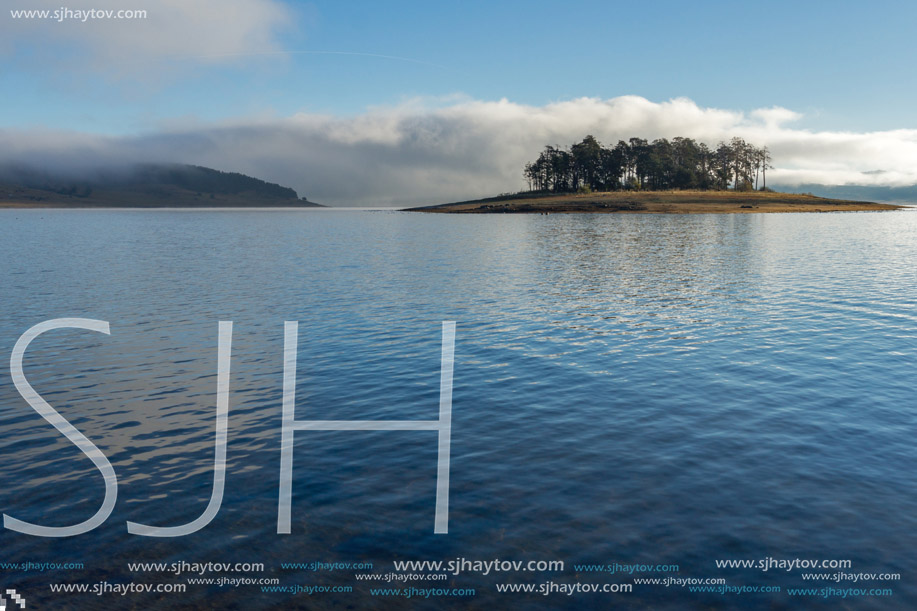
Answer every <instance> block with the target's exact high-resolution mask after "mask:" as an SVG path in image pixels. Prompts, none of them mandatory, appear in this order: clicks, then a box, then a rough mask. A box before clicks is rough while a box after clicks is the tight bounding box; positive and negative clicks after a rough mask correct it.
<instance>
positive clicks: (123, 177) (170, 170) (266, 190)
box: [0, 164, 320, 208]
mask: <svg viewBox="0 0 917 611" xmlns="http://www.w3.org/2000/svg"><path fill="white" fill-rule="evenodd" d="M0 206H4V207H11V206H16V207H74V208H76V207H80V208H82V207H141V208H162V207H181V208H185V207H208V208H212V207H224V206H230V207H236V206H241V207H273V206H278V207H288V206H298V207H303V206H304V207H313V206H320V204H316V203H314V202H310V201H308V200H307V199H306V198H304V197H303V198H300V197H299V195H298V194H297V193H296V191H294V190H293V189H291V188H289V187H284V186H281V185H278V184H275V183H270V182H266V181H264V180H261V179H259V178H254V177H251V176H247V175H245V174H240V173H238V172H222V171H220V170H214V169H212V168H206V167H202V166H195V165H183V164H139V165H135V166H130V167H125V168H102V169H98V170H93V171H90V172H80V173H77V172H73V171H71V172H59V171H53V170H44V169H39V168H35V167H30V166H25V165H16V164H10V165H6V166H3V167H0Z"/></svg>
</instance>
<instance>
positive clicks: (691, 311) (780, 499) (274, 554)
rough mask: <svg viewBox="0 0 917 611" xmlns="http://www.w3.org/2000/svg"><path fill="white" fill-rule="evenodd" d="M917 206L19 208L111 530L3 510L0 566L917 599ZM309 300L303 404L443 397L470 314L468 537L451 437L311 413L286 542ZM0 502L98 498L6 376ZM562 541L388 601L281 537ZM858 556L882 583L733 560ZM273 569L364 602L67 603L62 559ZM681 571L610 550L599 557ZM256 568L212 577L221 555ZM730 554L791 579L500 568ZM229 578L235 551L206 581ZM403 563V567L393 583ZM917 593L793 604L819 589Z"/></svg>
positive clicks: (435, 548)
mask: <svg viewBox="0 0 917 611" xmlns="http://www.w3.org/2000/svg"><path fill="white" fill-rule="evenodd" d="M915 260H917V212H915V211H913V210H907V211H901V212H888V213H843V214H771V215H689V216H682V215H671V216H668V215H567V216H565V215H550V216H532V215H482V216H474V215H469V216H451V215H423V214H417V213H404V212H383V211H327V210H325V211H322V210H307V211H303V210H299V211H252V212H245V211H162V210H159V211H136V210H121V211H110V210H109V211H105V210H84V211H68V210H26V211H17V210H4V211H0V262H2V267H0V291H2V308H0V360H2V361H3V362H7V360H8V358H9V355H10V353H11V351H12V347H13V344H14V343H15V342H16V340H17V338H18V337H19V336H20V335H21V334H22V333H23V332H25V331H26V330H27V329H28V328H29V327H30V326H32V325H33V324H36V323H39V322H41V321H44V320H48V319H52V318H59V317H83V318H92V319H99V320H105V321H108V322H109V323H110V325H111V335H110V336H104V335H99V334H95V333H92V332H89V331H79V330H59V331H54V332H50V333H48V334H47V335H44V336H42V337H40V338H39V339H37V340H35V342H34V343H33V344H32V346H31V347H30V348H29V351H28V353H27V355H26V359H25V372H26V375H27V376H28V379H29V381H30V383H31V384H32V385H33V386H34V387H35V389H36V390H37V391H38V392H39V393H40V394H41V395H42V396H43V397H44V398H45V399H46V400H47V401H48V402H49V403H50V404H51V405H53V406H55V408H56V409H58V410H59V411H60V412H61V414H63V415H64V416H65V417H66V418H67V419H68V420H70V421H71V422H72V423H73V424H74V425H75V426H76V427H77V428H78V429H79V430H81V431H82V432H83V433H85V434H86V436H87V437H88V438H89V439H91V440H92V441H93V442H94V443H95V444H96V445H97V446H98V447H99V448H100V449H101V450H102V451H103V452H104V454H105V455H106V456H107V457H108V459H109V460H110V461H111V463H112V465H113V466H114V469H115V471H116V473H117V476H118V484H119V489H118V502H117V505H116V508H115V511H114V512H113V513H112V515H111V517H109V519H108V520H107V521H106V522H105V523H104V524H103V525H102V526H100V527H99V528H97V529H96V530H94V531H92V532H90V533H88V534H85V535H81V536H78V537H74V538H68V539H46V538H40V537H32V536H27V535H23V534H19V533H15V532H12V531H9V530H2V531H0V549H2V558H0V562H25V561H31V562H57V563H60V562H82V563H83V564H84V567H83V568H82V569H78V570H62V569H61V570H49V571H44V572H41V571H17V570H0V585H2V586H3V587H4V588H16V589H17V591H19V592H21V593H24V594H25V596H26V598H27V599H29V601H30V605H35V607H34V608H74V609H95V608H105V609H112V608H118V609H120V608H143V609H148V608H163V609H167V608H202V609H203V608H238V609H249V608H278V609H279V608H291V607H297V606H298V607H302V608H332V607H335V606H341V605H343V606H348V605H349V606H351V607H352V608H379V609H387V608H399V607H411V608H439V607H443V606H446V607H450V608H473V609H491V608H509V607H513V608H569V609H574V608H609V606H610V605H616V608H635V609H643V608H646V609H682V608H713V609H718V608H723V609H729V608H739V607H742V608H762V609H765V608H767V609H770V608H826V609H827V608H831V609H836V608H850V609H872V608H876V609H888V608H902V609H906V608H914V607H915V606H917V584H915V571H917V554H915V549H917V487H915V482H914V474H915V470H917V436H915V430H917V408H915V388H917V384H915V379H917V378H915V374H917V358H915V357H917V305H915V303H917V272H915V269H917V268H915V266H914V261H915ZM220 320H231V321H233V323H234V334H233V346H232V372H231V391H230V392H231V394H230V416H229V444H228V463H227V478H226V492H225V496H224V500H223V503H222V508H221V510H220V512H219V514H218V515H217V517H216V518H215V519H214V520H213V522H212V523H211V524H210V525H209V526H207V527H206V528H204V529H203V530H201V531H200V532H198V533H196V534H193V535H188V536H185V537H180V538H173V539H151V538H145V537H139V536H133V535H129V534H127V532H126V529H125V522H126V521H127V520H130V521H134V522H140V523H145V524H151V525H161V526H171V525H179V524H183V523H185V522H188V521H191V520H193V519H195V518H196V517H197V516H198V515H200V514H201V512H202V511H203V510H204V507H205V506H206V504H207V501H208V499H209V497H210V490H211V485H212V477H213V475H212V469H213V444H214V437H213V435H214V433H213V431H214V414H215V393H216V361H217V358H216V357H217V352H216V347H217V322H218V321H220ZM286 320H296V321H299V338H300V339H299V351H298V366H297V376H298V383H297V406H296V415H297V418H300V419H305V418H312V419H323V420H354V419H366V420H369V419H383V420H402V419H422V420H423V419H427V420H433V419H436V418H437V415H438V402H439V391H440V389H439V367H440V325H441V322H442V321H444V320H455V321H457V334H456V343H455V370H454V380H455V381H454V393H453V432H452V462H451V470H450V474H451V487H450V492H451V499H450V500H451V504H450V513H449V534H448V535H434V534H433V515H434V497H435V487H436V460H437V443H436V434H435V433H432V432H419V431H403V432H390V431H381V432H354V431H342V432H337V431H328V432H317V431H316V432H312V431H309V432H305V431H301V432H297V433H296V434H295V448H294V456H295V458H294V478H293V482H294V496H293V502H292V507H293V520H292V534H290V535H278V534H277V533H276V527H277V495H278V481H279V457H280V431H281V420H280V414H281V399H282V379H283V353H282V351H283V323H284V321H286ZM0 432H2V437H0V439H2V441H0V461H2V464H3V469H2V471H0V509H2V511H3V512H4V513H6V514H9V515H11V516H13V517H16V518H18V519H22V520H27V521H32V522H36V523H40V524H43V525H57V526H63V525H69V524H73V523H76V522H80V521H82V520H84V519H86V518H88V517H89V516H91V515H92V514H93V513H94V512H95V511H96V510H97V509H98V507H99V505H100V504H101V500H102V496H103V492H104V486H103V483H102V478H101V476H100V474H99V473H98V471H97V470H96V468H95V467H94V466H93V465H92V463H91V462H90V461H89V460H88V459H86V458H85V457H84V456H83V455H82V454H81V453H80V451H79V450H77V449H76V448H75V447H74V446H73V445H72V444H71V443H70V442H69V441H67V440H66V439H65V438H64V437H63V436H61V435H60V434H59V433H58V432H56V431H55V430H54V429H53V428H52V427H51V426H50V425H49V424H47V423H46V422H45V421H44V420H42V418H41V417H40V416H39V415H38V414H37V413H35V412H34V411H33V410H32V409H31V408H30V407H29V406H28V404H26V403H25V401H24V400H23V399H22V398H21V397H20V396H19V394H18V393H17V391H16V390H15V388H14V387H13V384H12V382H11V378H10V374H9V369H8V367H7V366H6V365H4V366H3V368H2V369H0ZM459 557H464V558H467V559H470V560H492V559H496V558H499V559H503V560H526V561H528V560H532V559H534V560H563V561H564V562H565V563H566V565H565V570H564V571H559V572H550V573H549V572H545V573H528V574H526V573H512V572H510V573H502V574H495V573H491V574H490V575H487V576H484V575H478V574H462V575H458V576H452V575H450V576H449V579H448V581H439V582H435V581H425V582H413V583H409V584H406V585H408V586H414V587H416V588H433V587H439V588H444V587H456V588H475V589H476V594H475V595H474V596H465V597H453V598H443V597H440V598H430V599H421V600H418V599H416V598H415V599H412V600H410V601H407V600H404V599H396V598H391V597H388V598H387V597H379V596H371V595H370V593H369V587H370V584H368V583H365V582H360V581H355V579H354V571H353V570H350V571H347V570H339V571H324V572H310V571H304V570H289V569H282V568H281V566H280V563H283V562H311V561H322V562H359V561H368V562H373V563H374V569H373V571H374V572H377V573H388V572H391V571H392V570H393V568H392V562H393V561H394V560H450V559H455V558H459ZM767 557H774V558H787V559H793V558H803V559H819V560H821V559H847V560H850V561H851V566H850V568H846V569H843V570H844V571H845V572H849V573H900V575H901V577H900V580H895V581H884V582H880V581H870V582H866V583H865V584H864V583H849V582H847V583H845V582H841V583H833V582H828V581H808V582H807V581H804V580H803V579H802V577H801V574H802V573H804V572H826V573H827V572H831V573H834V572H836V569H831V570H829V569H824V570H823V569H817V570H816V571H804V570H792V571H786V570H784V571H779V570H770V571H767V572H764V571H760V570H756V569H723V568H717V567H716V565H715V560H722V559H760V558H767ZM182 560H185V561H188V562H207V561H212V562H260V563H264V564H265V570H264V572H263V573H258V574H245V575H244V576H248V577H252V576H254V577H276V578H279V579H280V583H281V584H303V585H329V586H334V585H344V586H353V588H354V591H353V592H350V593H324V594H316V595H312V596H309V595H306V594H299V595H295V596H290V595H288V594H277V593H262V592H261V589H260V586H257V585H245V586H240V587H238V588H232V587H219V586H201V585H193V586H189V587H188V591H187V592H186V593H183V594H173V595H169V594H130V595H127V596H123V597H121V596H118V595H117V594H106V595H102V596H94V595H92V594H54V593H52V592H50V587H49V584H52V583H90V584H92V583H98V582H105V581H107V582H110V583H121V584H124V583H129V582H136V583H146V582H169V583H182V582H184V581H185V577H186V575H182V576H180V577H177V576H174V575H170V574H167V573H138V572H131V571H130V570H129V569H128V567H127V563H128V562H175V561H182ZM612 562H618V563H621V564H650V565H657V564H677V565H679V571H678V572H677V573H667V574H661V575H660V574H655V573H646V574H643V573H637V574H634V575H620V574H618V575H608V574H602V573H590V572H587V571H582V570H580V571H576V570H574V568H573V565H574V564H580V563H582V564H599V563H612ZM220 575H225V576H230V577H232V576H238V575H233V574H229V573H226V574H218V575H215V576H220ZM667 575H669V576H677V577H680V578H719V577H722V578H726V580H727V583H728V584H729V585H732V586H741V585H747V586H764V585H768V586H781V587H782V589H783V591H782V592H780V593H768V594H764V593H749V594H732V595H729V594H726V595H720V594H713V593H708V594H700V593H691V592H689V591H688V589H687V588H683V587H679V586H671V587H664V586H661V585H643V584H639V585H635V586H634V587H633V591H632V592H630V593H618V594H601V593H599V594H587V593H578V594H575V595H573V596H566V595H564V594H554V595H551V596H540V595H537V594H501V593H498V592H497V591H496V584H498V583H537V584H541V583H544V582H548V581H553V582H556V583H565V584H570V583H576V582H581V583H633V577H665V576H667ZM208 576H214V575H208ZM373 585H374V586H376V587H378V586H379V585H381V587H399V586H401V585H405V584H394V583H393V584H373ZM827 586H832V587H835V588H876V587H888V588H891V589H892V590H893V596H891V597H876V596H861V597H849V598H846V599H840V598H828V599H826V598H817V597H793V596H790V595H789V594H788V593H787V592H786V590H787V588H795V587H813V588H814V587H817V588H823V587H827Z"/></svg>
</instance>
